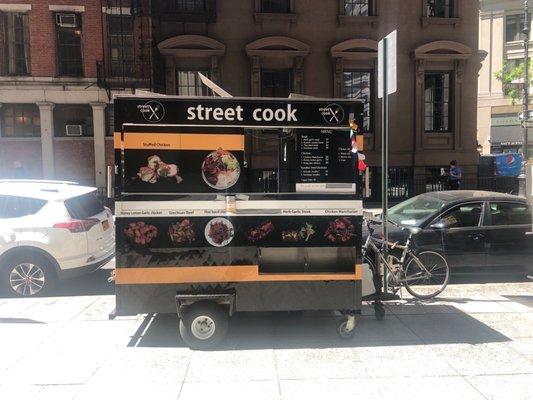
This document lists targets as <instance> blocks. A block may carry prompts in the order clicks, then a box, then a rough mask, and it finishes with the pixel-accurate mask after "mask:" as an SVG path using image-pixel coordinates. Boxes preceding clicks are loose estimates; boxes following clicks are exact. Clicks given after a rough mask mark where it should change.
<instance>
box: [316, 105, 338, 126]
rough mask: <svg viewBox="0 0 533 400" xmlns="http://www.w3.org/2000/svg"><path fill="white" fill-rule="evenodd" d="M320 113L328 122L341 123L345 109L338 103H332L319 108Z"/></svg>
mask: <svg viewBox="0 0 533 400" xmlns="http://www.w3.org/2000/svg"><path fill="white" fill-rule="evenodd" d="M319 111H320V114H322V117H323V118H324V121H326V122H327V123H328V124H340V123H341V122H342V121H343V120H344V110H343V108H342V107H341V106H340V105H338V104H336V103H332V104H329V105H328V106H326V107H322V108H320V109H319Z"/></svg>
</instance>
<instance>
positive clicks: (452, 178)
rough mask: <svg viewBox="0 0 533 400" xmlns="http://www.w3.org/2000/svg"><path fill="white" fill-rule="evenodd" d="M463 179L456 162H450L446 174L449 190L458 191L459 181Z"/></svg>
mask: <svg viewBox="0 0 533 400" xmlns="http://www.w3.org/2000/svg"><path fill="white" fill-rule="evenodd" d="M462 178H463V171H462V170H461V168H460V167H458V166H457V161H455V160H452V161H451V162H450V172H449V174H448V185H449V187H450V190H459V186H460V185H461V179H462Z"/></svg>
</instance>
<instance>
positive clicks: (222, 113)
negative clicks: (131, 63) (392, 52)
mask: <svg viewBox="0 0 533 400" xmlns="http://www.w3.org/2000/svg"><path fill="white" fill-rule="evenodd" d="M362 113H363V105H362V103H360V102H358V101H354V100H337V99H335V100H327V99H325V100H316V101H315V100H308V99H306V100H297V99H287V100H283V99H273V100H268V99H257V100H254V99H249V98H248V99H239V98H198V99H192V98H177V97H161V98H141V97H118V98H116V99H115V131H117V132H119V131H121V130H122V129H123V125H124V124H126V125H127V124H140V125H152V124H163V125H184V126H233V127H235V126H241V127H257V128H261V127H272V128H285V127H289V128H291V127H292V128H306V127H308V128H323V129H347V127H348V125H349V121H350V120H352V119H353V120H355V121H361V117H362Z"/></svg>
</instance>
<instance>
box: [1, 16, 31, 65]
mask: <svg viewBox="0 0 533 400" xmlns="http://www.w3.org/2000/svg"><path fill="white" fill-rule="evenodd" d="M0 22H1V24H2V36H3V39H4V40H3V55H4V57H3V74H5V75H27V74H29V72H30V44H29V33H28V15H26V14H18V13H5V14H4V15H3V16H2V18H1V19H0Z"/></svg>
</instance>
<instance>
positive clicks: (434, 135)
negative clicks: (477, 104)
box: [413, 40, 473, 150]
mask: <svg viewBox="0 0 533 400" xmlns="http://www.w3.org/2000/svg"><path fill="white" fill-rule="evenodd" d="M413 55H414V58H415V62H416V99H415V101H416V107H415V112H416V135H417V149H419V150H422V149H432V148H433V149H455V150H457V149H460V148H461V147H462V137H461V128H462V120H461V118H462V116H461V102H462V101H464V100H463V97H462V79H463V73H464V70H465V68H467V60H468V59H469V58H470V57H471V56H472V50H471V49H470V48H469V47H467V46H465V45H463V44H462V43H458V42H453V41H448V40H440V41H435V42H430V43H426V44H424V45H421V46H419V47H417V48H416V49H415V50H414V52H413ZM469 67H473V65H470V66H469Z"/></svg>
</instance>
